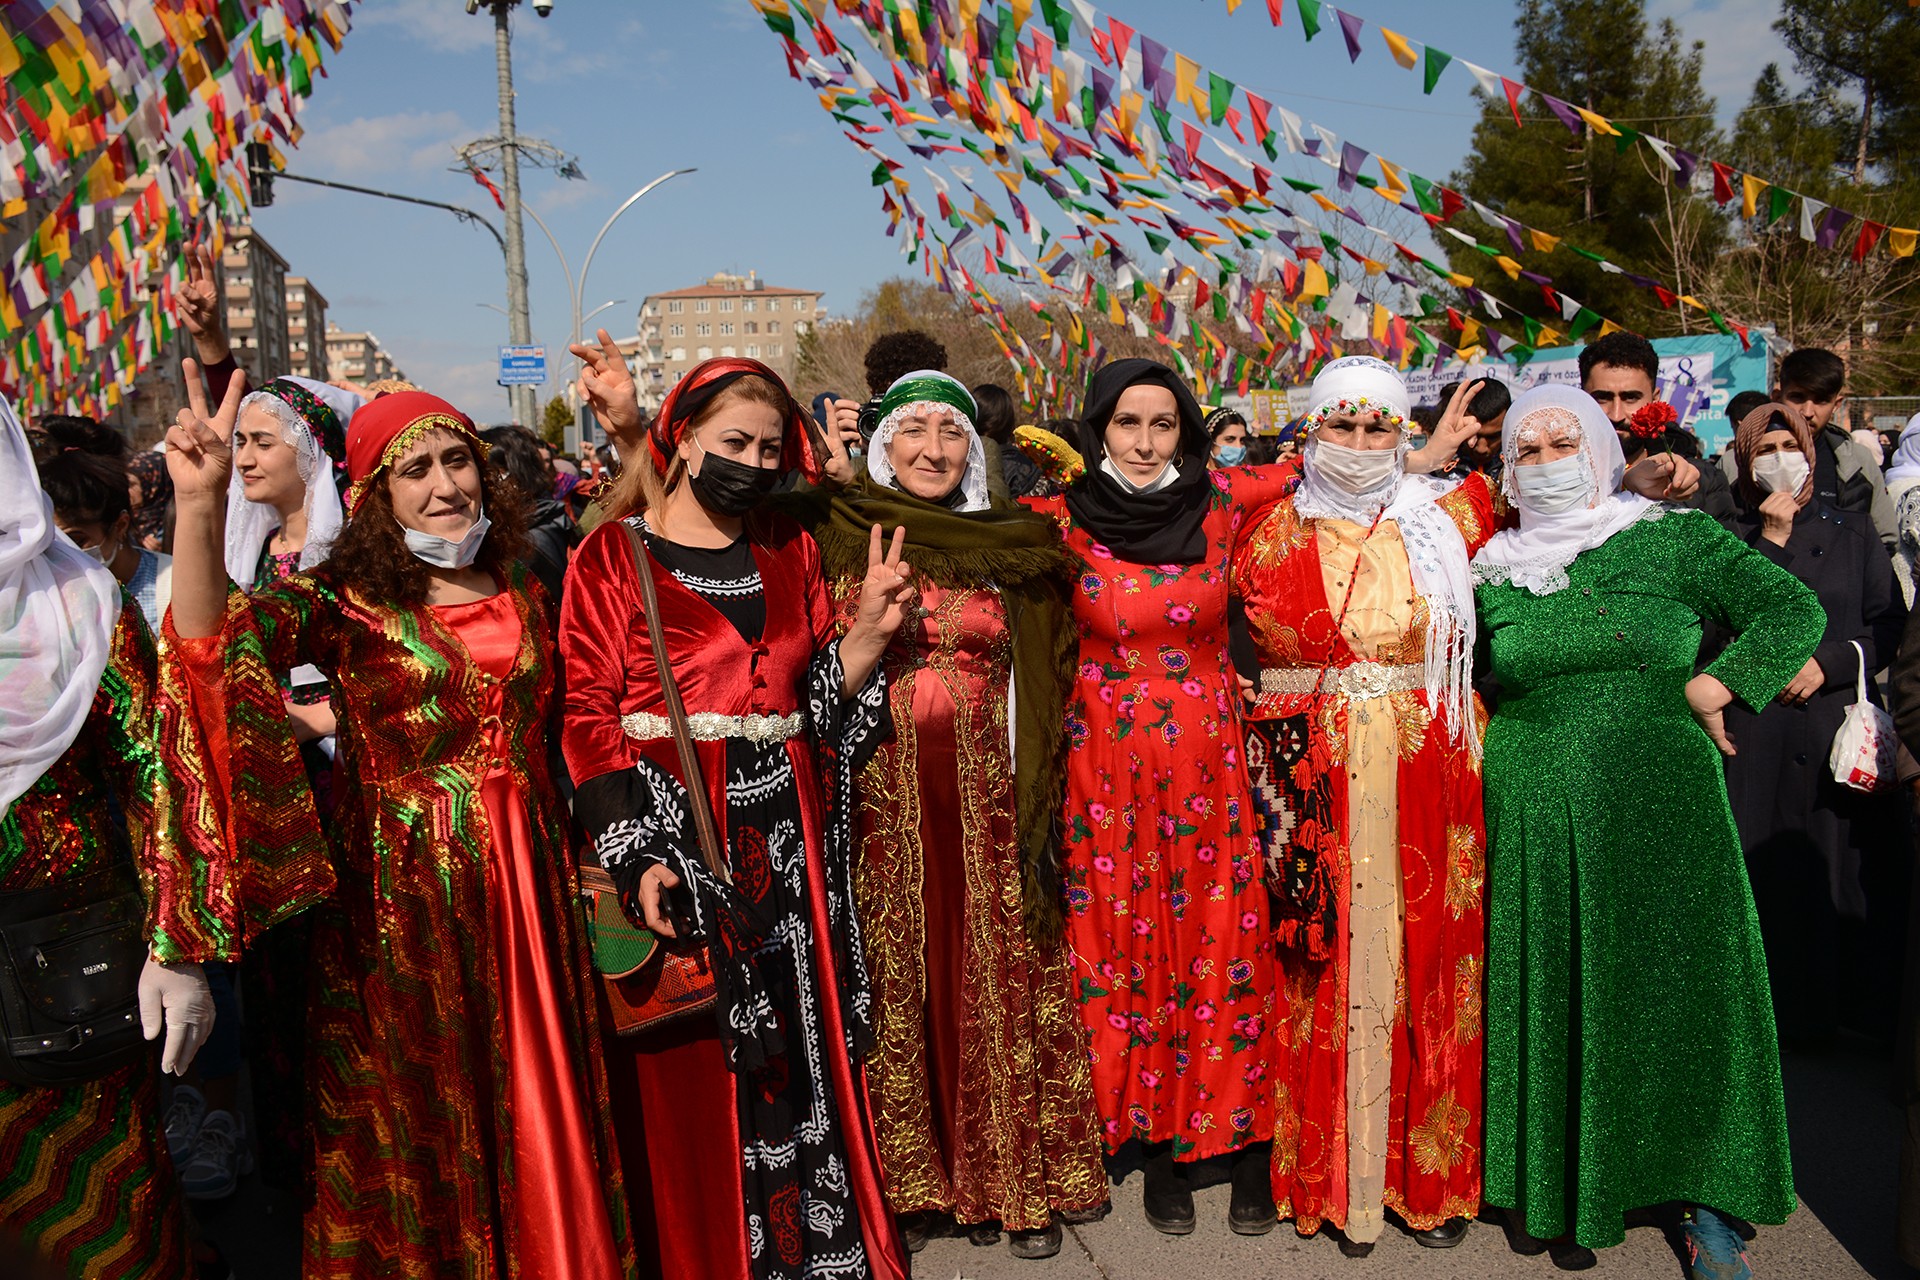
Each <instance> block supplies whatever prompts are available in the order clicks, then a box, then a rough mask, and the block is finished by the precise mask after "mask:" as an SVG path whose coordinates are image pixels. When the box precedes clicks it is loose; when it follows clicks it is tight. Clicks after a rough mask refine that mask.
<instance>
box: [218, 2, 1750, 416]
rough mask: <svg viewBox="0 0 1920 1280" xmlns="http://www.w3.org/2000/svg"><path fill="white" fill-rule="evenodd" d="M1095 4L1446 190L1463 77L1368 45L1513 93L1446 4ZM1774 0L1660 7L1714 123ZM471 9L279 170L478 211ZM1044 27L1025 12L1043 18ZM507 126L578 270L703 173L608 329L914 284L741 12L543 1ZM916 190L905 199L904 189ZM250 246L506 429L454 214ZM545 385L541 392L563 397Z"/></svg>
mask: <svg viewBox="0 0 1920 1280" xmlns="http://www.w3.org/2000/svg"><path fill="white" fill-rule="evenodd" d="M1099 7H1100V8H1101V9H1102V10H1103V11H1104V12H1107V13H1111V14H1113V15H1114V16H1116V17H1118V18H1120V19H1121V20H1122V21H1123V22H1127V23H1129V24H1131V25H1133V26H1135V27H1137V28H1138V29H1140V30H1143V31H1145V32H1147V33H1148V34H1151V35H1153V36H1154V37H1155V38H1156V39H1158V40H1160V41H1161V42H1162V43H1165V44H1167V45H1169V46H1171V47H1173V48H1176V49H1178V50H1180V51H1181V52H1184V53H1186V54H1187V55H1189V56H1190V57H1193V58H1196V59H1198V60H1199V61H1200V62H1201V63H1202V65H1204V66H1206V67H1207V68H1209V69H1212V70H1217V71H1219V72H1220V73H1221V74H1222V75H1225V76H1227V77H1228V78H1230V79H1232V80H1234V81H1235V82H1236V83H1239V84H1242V85H1245V86H1247V87H1250V88H1252V89H1254V90H1255V91H1257V92H1259V93H1261V94H1262V95H1263V96H1266V97H1269V98H1271V99H1272V100H1273V101H1275V102H1276V103H1279V104H1283V105H1286V106H1288V107H1291V108H1292V109H1293V110H1294V111H1296V112H1298V113H1299V114H1300V115H1302V116H1304V117H1306V118H1307V119H1310V120H1315V121H1318V122H1319V123H1321V124H1323V125H1325V126H1327V127H1328V128H1329V129H1332V130H1334V131H1335V132H1337V133H1339V134H1340V135H1341V136H1342V137H1344V138H1348V139H1350V140H1351V141H1353V142H1355V143H1357V144H1358V145H1360V146H1362V147H1365V148H1367V149H1368V150H1372V151H1379V152H1384V153H1385V154H1386V155H1387V156H1388V157H1390V158H1391V159H1393V160H1395V161H1396V162H1400V163H1405V164H1410V165H1412V166H1413V167H1414V169H1415V170H1416V171H1418V172H1421V173H1424V174H1427V175H1429V176H1432V177H1435V178H1439V177H1444V176H1445V175H1446V173H1448V172H1449V171H1450V170H1451V169H1452V168H1453V166H1454V165H1455V163H1456V162H1457V161H1458V160H1459V158H1460V157H1461V155H1462V154H1463V153H1464V152H1465V150H1466V147H1467V144H1468V141H1469V139H1470V135H1471V130H1472V125H1473V121H1474V118H1475V116H1476V110H1475V101H1474V99H1473V98H1472V97H1471V96H1470V94H1469V92H1468V90H1469V87H1470V86H1471V83H1472V80H1471V77H1470V76H1469V75H1468V74H1467V73H1466V72H1465V71H1464V70H1463V69H1460V68H1450V69H1449V70H1448V72H1447V73H1446V75H1445V76H1444V77H1443V78H1442V80H1441V82H1440V85H1439V87H1438V88H1437V89H1436V90H1435V92H1434V94H1433V96H1432V97H1430V98H1428V97H1423V96H1422V95H1421V92H1420V79H1419V76H1418V75H1417V74H1416V73H1414V72H1405V71H1401V70H1400V69H1399V68H1398V67H1397V66H1395V65H1394V64H1393V62H1392V61H1391V59H1390V58H1389V57H1388V56H1387V53H1386V50H1385V48H1384V46H1383V45H1382V44H1381V42H1380V38H1379V36H1378V34H1377V32H1376V31H1375V30H1373V29H1372V28H1373V27H1374V26H1377V25H1385V26H1388V27H1391V28H1393V29H1394V30H1397V31H1399V32H1400V33H1402V34H1403V35H1405V36H1407V37H1409V38H1410V39H1413V40H1416V41H1421V42H1431V43H1433V44H1435V45H1437V46H1439V47H1440V48H1442V49H1445V50H1447V51H1448V52H1449V53H1452V54H1454V55H1455V56H1456V57H1459V58H1465V59H1468V60H1470V61H1473V62H1476V63H1479V64H1480V65H1482V66H1485V67H1488V68H1490V69H1492V70H1495V71H1507V72H1511V71H1512V70H1513V66H1514V56H1513V28H1512V21H1511V19H1512V12H1513V6H1512V5H1511V4H1508V3H1505V0H1460V3H1459V4H1457V5H1454V6H1450V7H1441V6H1435V5H1433V4H1431V3H1423V2H1421V0H1354V3H1353V4H1351V5H1350V6H1347V7H1349V8H1350V9H1352V11H1354V12H1356V13H1358V14H1359V15H1360V16H1361V17H1363V18H1365V19H1367V21H1368V24H1369V29H1368V30H1367V32H1366V33H1365V34H1364V35H1363V37H1362V40H1363V42H1364V52H1363V53H1362V56H1361V59H1360V61H1359V63H1358V64H1357V65H1350V64H1349V63H1348V61H1347V58H1346V54H1345V51H1344V46H1343V45H1342V43H1341V40H1340V35H1339V31H1338V28H1337V27H1336V26H1335V25H1334V23H1333V22H1332V20H1331V15H1329V18H1328V22H1327V27H1328V30H1326V31H1324V32H1323V33H1322V34H1321V36H1320V37H1319V38H1318V39H1316V40H1315V41H1313V43H1312V44H1311V45H1309V44H1307V43H1306V42H1305V41H1303V40H1302V38H1301V32H1300V28H1299V25H1298V17H1297V14H1296V13H1295V11H1294V8H1293V5H1292V3H1291V2H1289V3H1288V5H1287V16H1286V25H1285V26H1284V27H1283V28H1282V29H1280V30H1274V29H1273V28H1272V27H1271V26H1270V25H1269V23H1268V21H1267V17H1266V13H1265V5H1264V4H1263V3H1262V0H1247V2H1246V3H1244V4H1242V5H1241V6H1240V9H1239V11H1238V12H1237V13H1235V14H1232V15H1229V14H1228V13H1227V11H1226V5H1225V3H1224V0H1105V3H1102V4H1100V5H1099ZM1776 7H1777V6H1776V2H1775V0H1651V3H1650V5H1649V8H1650V11H1651V12H1652V14H1653V15H1654V16H1656V17H1658V16H1668V15H1670V16H1673V17H1675V18H1677V19H1678V20H1679V21H1680V23H1681V25H1682V27H1683V29H1684V30H1685V31H1686V33H1687V34H1688V35H1689V36H1690V37H1693V38H1698V39H1702V40H1704V41H1706V43H1707V70H1708V76H1707V78H1708V89H1709V90H1710V91H1711V92H1713V93H1715V94H1716V95H1717V96H1718V98H1719V102H1720V108H1721V112H1722V115H1723V117H1724V116H1726V115H1728V114H1730V113H1731V112H1732V111H1734V110H1737V109H1738V107H1739V105H1740V104H1741V103H1742V102H1744V100H1745V98H1746V95H1747V91H1748V89H1749V88H1750V87H1751V85H1752V82H1753V78H1754V76H1755V75H1756V74H1757V73H1758V71H1759V68H1760V66H1761V65H1763V64H1764V63H1765V62H1766V61H1767V60H1769V59H1781V60H1784V51H1783V50H1782V49H1781V48H1780V46H1779V42H1778V39H1777V37H1775V36H1774V35H1773V34H1772V32H1771V31H1770V30H1768V24H1769V23H1770V21H1771V20H1772V18H1773V16H1774V14H1775V11H1776ZM464 8H465V6H464V5H463V4H462V3H461V0H370V3H367V4H365V5H362V6H358V7H357V8H356V13H355V19H354V24H353V31H352V33H351V34H350V35H349V36H348V38H347V43H346V46H345V48H344V49H343V50H342V51H341V52H340V53H339V54H338V55H336V56H334V57H333V58H332V59H331V61H330V62H329V63H328V66H327V71H328V75H327V78H326V79H324V80H317V81H316V82H315V85H314V94H313V97H312V99H311V100H310V101H309V103H308V105H307V109H306V111H305V112H304V114H303V116H302V122H303V124H304V126H305V129H306V136H305V137H304V138H303V140H302V142H301V145H300V146H299V148H298V149H297V150H295V151H293V152H292V153H291V154H290V155H289V156H288V169H289V170H290V171H291V172H295V173H302V174H309V175H311V176H314V177H320V178H330V179H334V180H338V181H344V182H354V183H358V184H361V185H364V186H371V187H379V188H383V189H387V190H392V191H398V192H404V193H406V194H409V195H416V196H422V197H425V198H428V199H435V200H444V201H448V202H451V203H455V204H464V205H467V206H469V207H472V208H475V209H479V210H481V211H483V212H485V213H487V214H489V215H490V216H492V217H493V218H494V219H495V221H496V222H498V221H499V214H498V211H497V210H496V209H494V207H493V204H492V201H491V199H490V198H489V197H488V195H487V193H486V192H485V191H483V190H481V189H480V188H479V187H478V186H476V185H474V183H473V182H472V180H471V179H469V178H467V177H466V176H465V175H464V174H458V173H452V172H449V171H448V166H449V165H451V164H452V163H453V160H454V157H453V146H454V145H455V144H458V143H460V142H465V141H468V140H471V139H473V138H477V137H481V136H484V135H489V134H493V133H496V132H498V118H497V113H496V106H495V94H494V59H493V24H492V21H491V19H490V18H489V17H488V16H487V15H486V14H485V13H484V12H483V13H481V14H479V15H476V16H472V17H469V16H467V14H466V13H465V12H464ZM1036 9H1037V6H1036ZM514 59H515V61H514V71H515V78H516V82H517V88H518V91H519V92H518V125H519V128H520V131H521V132H522V133H523V134H527V135H531V136H534V137H539V138H544V139H546V140H547V141H549V142H552V143H554V144H555V145H556V146H558V147H560V148H561V149H563V150H565V151H567V152H570V153H572V154H574V155H576V156H578V157H579V160H580V164H581V167H582V168H583V169H584V170H585V171H586V173H587V175H588V180H587V181H585V182H577V181H567V180H563V179H560V178H558V177H556V176H554V175H553V174H552V173H550V172H539V171H535V172H530V173H526V174H524V175H523V182H522V186H523V190H524V192H525V196H526V199H527V201H528V203H529V204H530V205H532V206H533V207H534V208H535V209H537V210H538V211H539V213H540V215H541V216H542V217H543V218H545V219H546V222H547V225H548V226H550V227H551V228H552V229H553V232H554V235H555V236H556V237H557V238H558V239H559V241H560V244H561V247H562V248H563V249H564V250H565V252H566V254H567V257H568V258H569V260H570V261H571V263H572V265H573V266H574V268H575V269H576V270H577V269H578V267H579V265H580V260H581V258H582V257H583V256H584V255H585V253H586V250H587V246H588V245H589V244H590V243H591V241H592V239H593V236H594V233H595V232H596V231H597V230H598V229H599V227H600V225H601V223H602V222H603V221H604V220H605V219H606V217H607V215H609V214H610V213H612V212H613V210H614V209H615V208H616V207H618V206H619V204H620V203H621V201H623V200H624V199H625V198H626V197H627V196H628V195H629V194H630V193H632V192H633V191H634V190H636V189H638V188H639V187H640V186H641V185H643V184H644V183H646V182H647V181H648V180H650V179H651V178H653V177H654V176H656V175H658V174H660V173H662V172H664V171H666V170H669V169H678V168H687V167H697V168H698V170H699V172H697V173H694V174H691V175H689V176H686V177H682V178H678V179H675V180H674V181H673V182H670V183H668V184H667V185H665V186H664V187H662V188H660V189H659V190H658V191H656V192H654V193H653V194H652V195H650V196H648V197H647V198H646V199H645V200H643V201H641V202H640V203H639V204H638V205H636V206H635V207H634V208H633V209H631V210H629V211H628V212H627V214H626V215H625V216H624V217H623V218H622V219H621V220H620V221H619V222H618V223H617V224H616V225H615V226H614V228H613V230H612V231H610V232H609V233H608V235H607V237H606V240H605V242H604V243H603V244H602V245H601V247H600V251H599V254H598V255H597V256H596V258H595V259H594V263H593V274H592V276H591V277H590V278H589V279H588V281H587V284H586V290H585V296H583V299H582V302H583V309H585V310H591V309H592V308H594V307H596V306H598V305H599V304H600V303H602V302H606V301H609V300H611V299H623V300H624V301H623V302H622V303H621V304H620V305H619V306H616V307H612V308H609V309H608V310H607V311H606V312H604V313H603V314H602V315H601V316H600V318H599V320H598V321H597V322H596V323H599V324H605V325H606V327H607V328H608V329H609V330H610V331H612V332H613V333H615V334H625V333H631V332H632V331H633V327H634V315H635V313H636V312H637V311H638V309H639V304H640V300H641V299H642V298H644V297H645V296H646V295H647V294H649V293H654V292H659V291H661V290H665V289H674V288H683V287H685V286H688V285H692V284H696V283H698V282H699V281H701V280H702V279H704V278H705V277H706V276H708V275H710V274H712V273H713V272H716V271H737V272H741V273H744V272H746V271H747V270H748V269H749V268H751V269H755V270H757V271H759V273H760V274H761V276H762V277H763V278H766V279H768V280H770V281H771V282H773V283H775V284H779V285H789V286H794V287H806V288H818V289H822V290H824V291H825V292H826V299H825V302H826V306H827V307H828V309H829V310H830V311H833V312H836V313H843V312H847V311H850V310H852V309H853V308H854V307H855V306H856V305H857V303H858V301H859V298H860V295H861V294H862V293H863V292H864V291H866V290H867V289H870V288H871V287H873V286H874V285H875V284H876V283H878V282H879V281H881V280H884V279H886V278H887V277H889V276H894V275H901V274H917V273H918V268H917V267H915V266H909V264H907V263H906V262H905V260H904V259H903V258H902V257H901V256H900V254H899V252H898V250H897V248H896V242H895V241H894V240H891V239H888V238H887V237H886V236H885V235H884V234H883V233H884V231H885V227H886V222H885V219H884V216H883V215H882V213H881V212H880V209H879V200H878V196H877V194H876V193H875V191H874V188H873V187H872V186H871V185H870V183H869V179H868V174H869V172H870V170H871V169H872V161H871V160H870V159H869V158H868V157H866V156H865V155H863V154H862V153H861V152H859V151H858V150H856V149H855V148H854V147H853V146H852V145H851V144H850V143H848V142H847V140H846V139H845V138H844V137H842V136H841V133H840V127H839V125H838V124H837V123H836V122H835V121H833V120H832V119H831V118H830V117H828V116H827V114H826V113H825V112H824V111H822V110H821V109H820V107H819V104H818V102H817V101H816V99H815V98H814V96H813V94H812V93H811V91H809V90H808V89H807V88H806V87H805V86H804V85H802V84H800V83H798V82H796V81H793V80H791V79H789V78H788V76H787V73H786V67H785V62H784V59H783V58H782V57H781V52H780V44H779V41H778V40H777V39H776V38H775V37H774V36H773V35H772V34H771V33H770V32H768V31H767V30H766V28H765V26H764V25H763V24H762V23H761V21H760V19H759V18H758V16H757V15H756V14H755V13H754V11H753V9H752V7H751V6H750V5H749V4H748V3H747V0H683V2H679V3H669V2H668V0H644V2H642V0H555V5H554V12H553V15H552V16H551V17H549V18H545V19H541V18H537V17H535V16H534V15H533V14H532V13H531V12H530V11H528V10H527V9H526V8H525V7H524V6H523V7H522V9H521V11H520V12H519V13H517V14H516V16H515V27H514ZM917 186H918V184H916V187H917ZM255 226H256V227H257V228H258V229H259V230H260V231H261V233H262V234H264V235H265V236H266V237H267V239H268V240H270V241H271V242H272V243H273V244H274V245H275V247H276V248H278V249H279V250H280V252H281V253H282V254H283V255H285V257H286V258H287V260H288V261H289V263H291V265H292V270H293V272H294V273H296V274H303V275H307V276H309V277H311V278H312V279H313V280H314V281H315V283H316V284H317V285H318V286H319V287H320V290H321V292H322V293H324V294H325V295H326V296H327V298H328V300H329V303H330V305H331V308H332V310H331V313H330V314H331V318H332V319H333V320H334V321H335V322H336V323H338V324H339V325H340V326H341V327H342V328H345V329H371V330H373V331H374V332H375V333H376V334H378V335H379V337H380V339H381V341H382V342H383V343H385V344H386V346H387V347H388V349H389V350H390V351H392V352H393V354H394V356H395V358H396V360H397V361H398V362H399V363H400V365H401V367H402V368H403V369H405V370H406V372H407V374H408V376H410V377H411V378H413V379H414V380H415V381H416V382H419V383H420V384H421V385H423V386H426V387H428V388H430V389H432V390H435V391H438V392H440V393H441V394H444V395H447V396H449V397H450V398H452V399H453V400H455V401H456V402H457V403H458V404H460V406H461V407H462V408H464V409H466V410H467V411H468V412H470V413H472V414H473V415H474V416H475V417H476V418H480V419H482V420H501V419H503V418H504V416H505V406H506V400H505V396H504V394H503V393H502V392H501V391H500V390H499V388H497V387H495V386H494V385H493V379H494V376H495V349H496V347H497V346H498V345H499V344H500V343H502V342H504V341H506V321H505V319H504V318H503V317H502V316H501V315H500V314H499V313H498V312H496V311H492V310H488V309H487V308H485V307H483V306H481V305H479V304H481V303H493V304H496V305H500V304H503V303H504V302H505V296H504V295H505V277H504V272H503V270H502V267H501V259H500V254H499V250H498V249H497V248H496V247H495V245H494V242H493V239H492V237H491V236H489V235H487V233H486V232H485V231H483V230H480V229H478V228H472V227H467V226H463V225H461V224H460V223H459V222H457V221H455V219H454V218H453V217H452V216H451V215H448V214H445V213H442V212H439V211H437V210H430V209H418V208H412V207H409V206H407V205H403V204H398V203H394V202H392V201H382V200H374V199H370V198H368V197H364V196H358V195H351V194H347V193H343V192H334V191H324V190H318V189H315V188H310V187H302V186H299V185H296V184H293V183H286V182H283V183H280V184H279V185H278V187H277V188H276V201H275V203H274V205H273V206H272V207H271V208H268V209H262V210H259V211H258V212H257V213H256V214H255ZM526 229H527V237H528V246H527V254H528V259H527V260H528V270H529V275H530V279H531V288H532V308H533V323H534V336H535V340H536V341H541V342H544V343H546V344H547V346H548V350H549V364H550V367H554V368H557V366H558V363H559V358H560V356H561V354H562V352H563V349H564V346H565V343H566V338H567V332H568V328H569V324H570V308H569V302H568V292H567V286H566V282H565V279H564V277H563V276H562V274H561V271H560V265H559V262H558V260H557V258H556V257H555V255H554V253H553V250H552V249H551V248H550V247H549V246H548V244H547V242H546V239H545V238H544V237H543V236H542V235H541V234H540V232H539V230H538V228H537V227H535V226H534V225H533V224H532V222H531V221H529V222H528V223H527V228H526ZM556 390H557V386H556V385H555V384H553V383H549V385H548V386H547V387H545V388H542V389H541V392H540V394H541V396H542V398H543V399H544V398H545V397H546V396H548V395H551V394H553V393H554V392H555V391H556Z"/></svg>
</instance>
